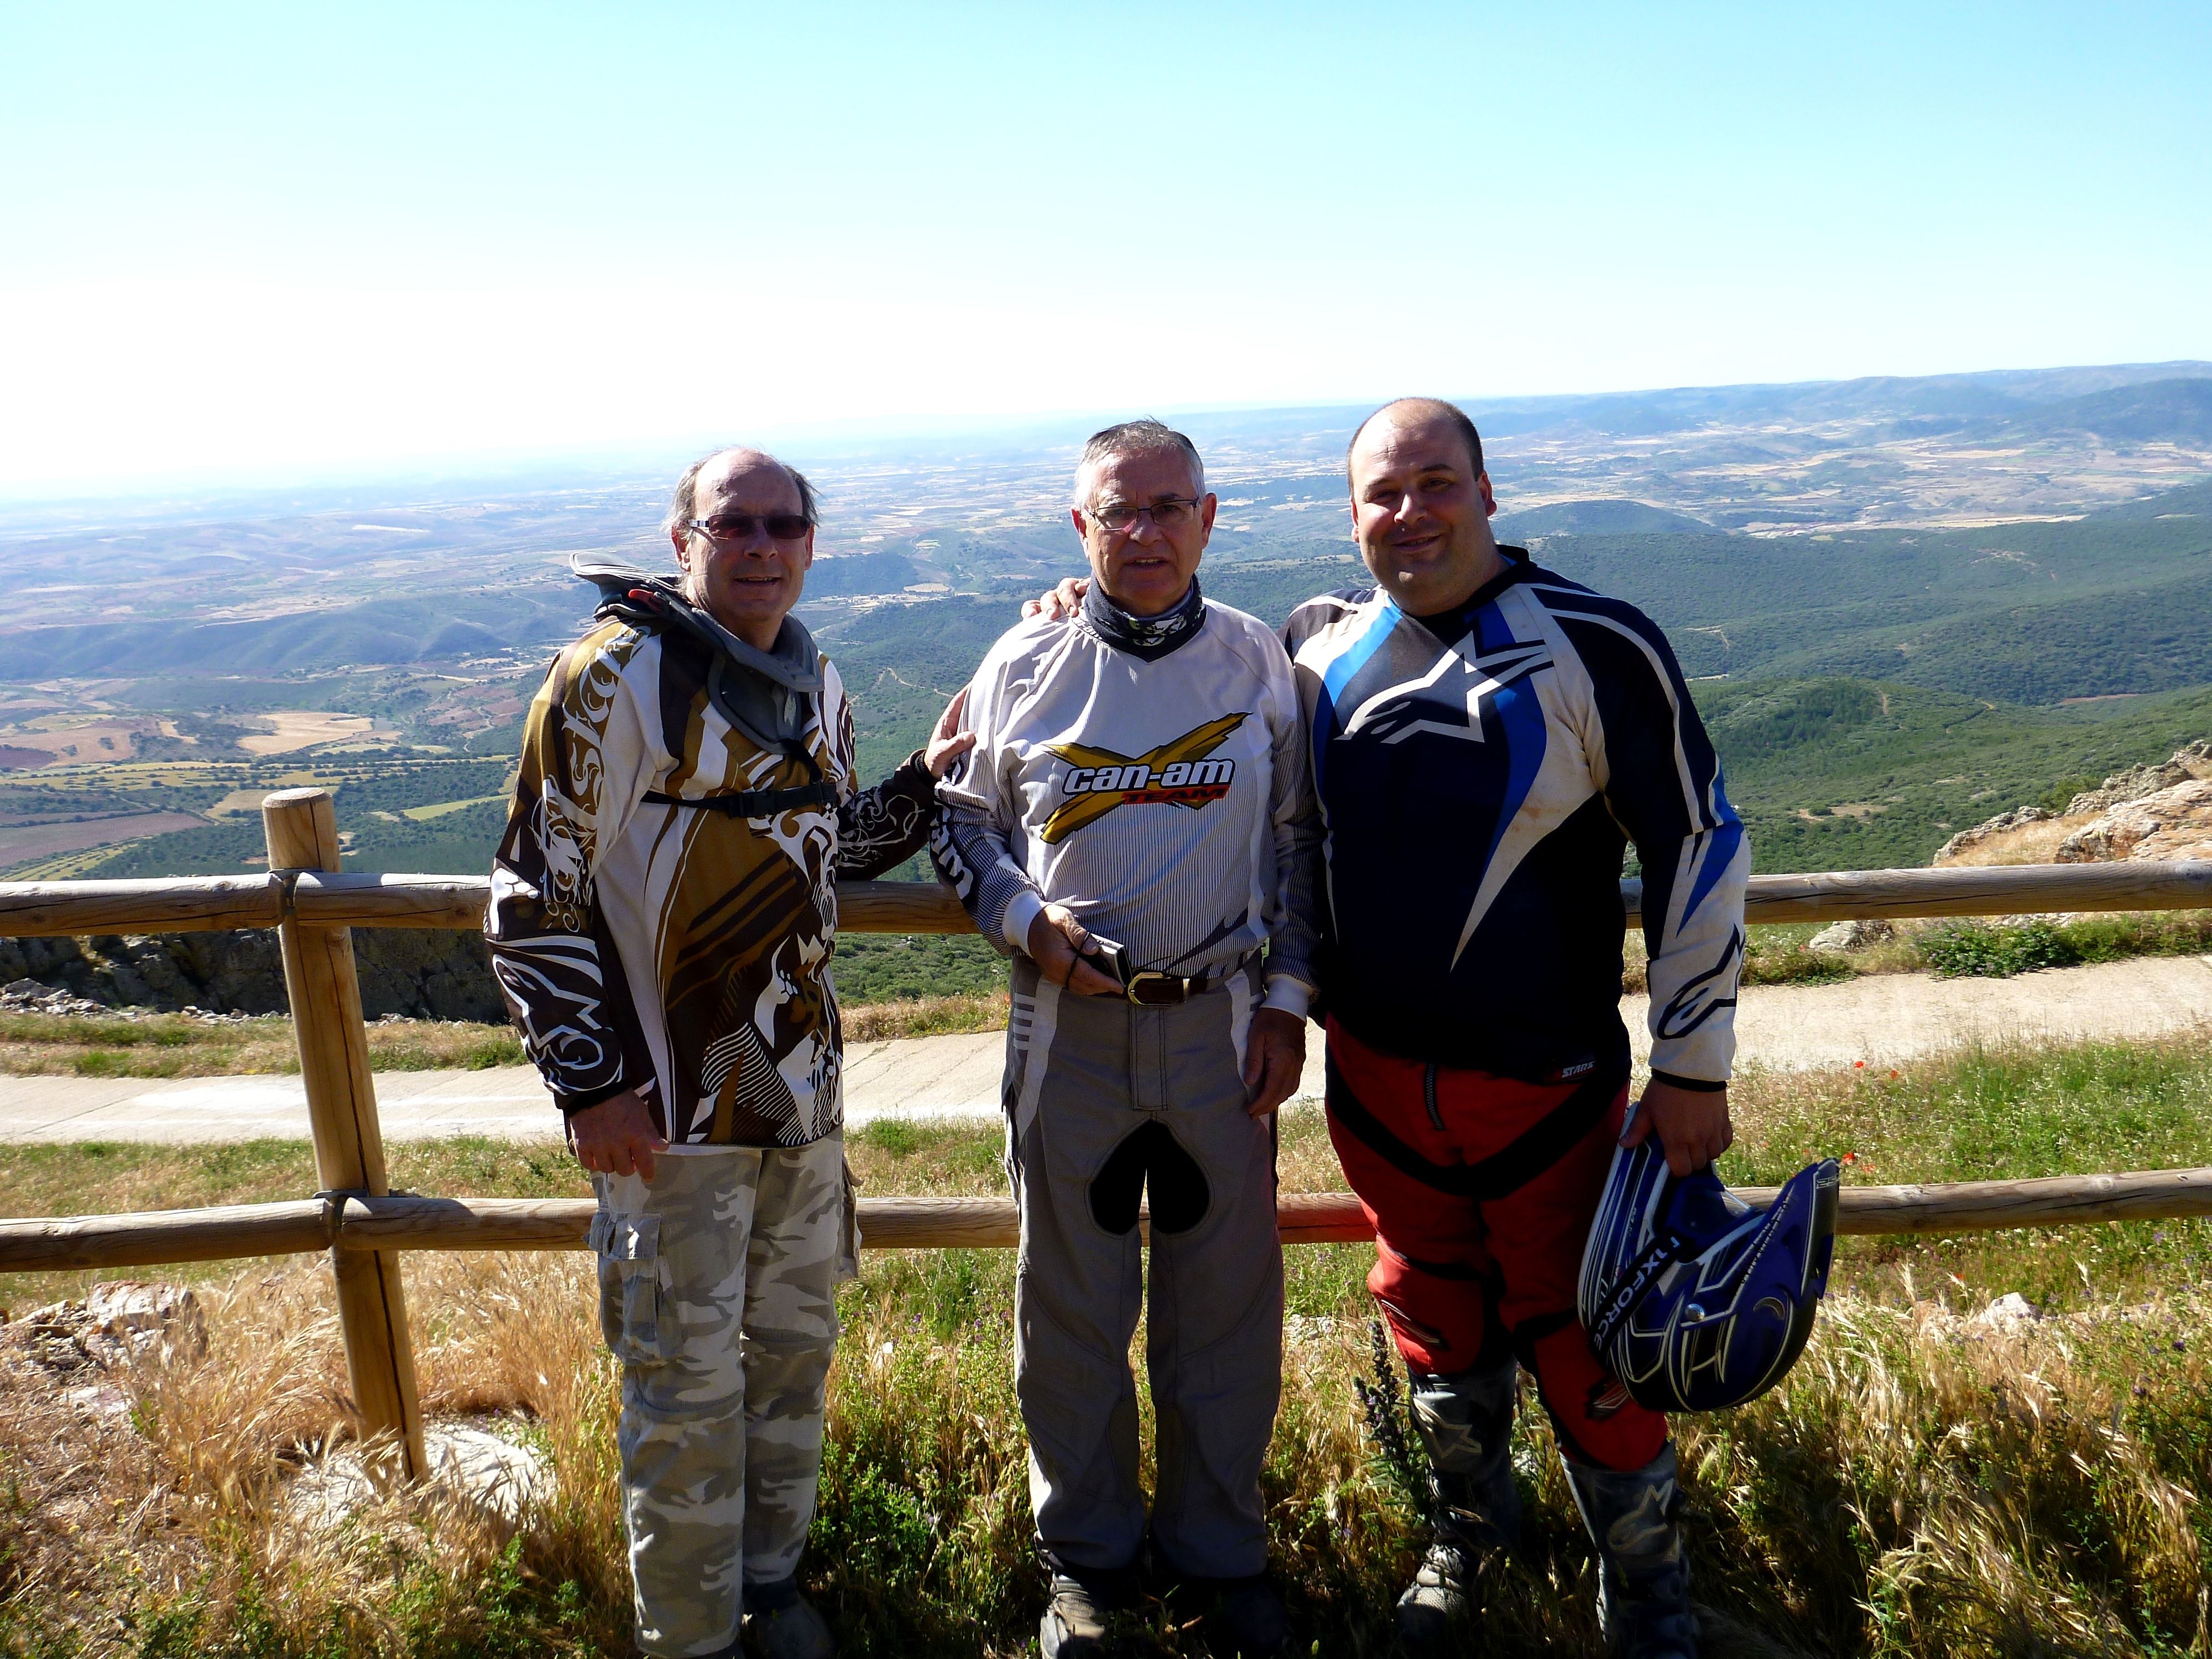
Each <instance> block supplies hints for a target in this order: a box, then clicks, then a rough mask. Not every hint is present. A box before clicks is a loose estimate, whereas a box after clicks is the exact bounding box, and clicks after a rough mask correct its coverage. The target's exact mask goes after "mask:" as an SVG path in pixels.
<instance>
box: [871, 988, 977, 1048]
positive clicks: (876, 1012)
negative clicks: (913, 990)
mask: <svg viewBox="0 0 2212 1659" xmlns="http://www.w3.org/2000/svg"><path fill="white" fill-rule="evenodd" d="M838 1015H839V1018H840V1019H841V1020H842V1023H843V1024H844V1028H845V1041H846V1042H883V1041H884V1039H886V1038H889V1037H918V1036H950V1035H951V1034H952V1033H954V1032H957V1031H1003V1030H1006V993H1005V992H1003V991H994V992H992V993H990V994H987V995H981V996H949V997H910V998H908V999H907V1000H903V1001H900V1002H871V1003H863V1004H860V1005H859V1006H840V1008H839V1009H838Z"/></svg>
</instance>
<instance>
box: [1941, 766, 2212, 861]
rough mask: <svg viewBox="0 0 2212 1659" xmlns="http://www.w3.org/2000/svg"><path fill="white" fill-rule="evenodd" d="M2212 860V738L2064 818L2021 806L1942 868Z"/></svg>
mask: <svg viewBox="0 0 2212 1659" xmlns="http://www.w3.org/2000/svg"><path fill="white" fill-rule="evenodd" d="M2203 858H2212V738H2200V739H2198V740H2197V742H2195V743H2191V744H2184V745H2183V746H2182V747H2181V748H2179V749H2177V750H2174V752H2173V755H2172V758H2171V759H2169V760H2166V761H2163V762H2161V763H2159V764H2158V765H2156V766H2132V767H2130V768H2129V769H2127V770H2126V771H2124V772H2118V773H2115V774H2114V775H2112V776H2111V777H2109V778H2106V780H2105V781H2104V782H2103V784H2102V785H2100V787H2097V788H2094V789H2087V790H2084V791H2082V792H2081V793H2080V794H2077V795H2075V797H2074V798H2073V799H2071V800H2069V801H2068V802H2067V803H2066V810H2065V811H2063V812H2052V811H2047V810H2045V808H2043V807H2040V806H2019V807H2015V808H2014V809H2013V810H2012V811H2009V812H2000V813H1999V814H1997V816H1996V817H1993V818H1990V819H1989V820H1987V821H1986V822H1984V823H1978V824H1976V825H1975V826H1974V827H1973V828H1972V829H1961V830H1960V832H1959V833H1958V834H1957V835H1955V836H1952V837H1951V839H1950V840H1948V841H1947V842H1944V843H1943V846H1942V850H1941V851H1939V852H1938V853H1937V854H1936V858H1935V862H1936V864H1937V865H1939V866H1940V865H1950V864H2035V863H2043V862H2045V861H2048V862H2052V863H2057V864H2095V863H2104V862H2106V861H2109V860H2117V859H2203Z"/></svg>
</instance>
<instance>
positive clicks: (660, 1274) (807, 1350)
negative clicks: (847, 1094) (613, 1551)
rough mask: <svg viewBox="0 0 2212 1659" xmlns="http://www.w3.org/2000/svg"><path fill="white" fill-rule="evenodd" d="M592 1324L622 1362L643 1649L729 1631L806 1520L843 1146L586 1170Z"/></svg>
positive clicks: (814, 1467) (817, 1460)
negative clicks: (595, 1290) (635, 1170)
mask: <svg viewBox="0 0 2212 1659" xmlns="http://www.w3.org/2000/svg"><path fill="white" fill-rule="evenodd" d="M592 1186H593V1187H594V1188H596V1189H597V1190H598V1193H599V1214H598V1215H597V1216H596V1217H595V1218H593V1219H592V1249H594V1250H595V1251H597V1252H598V1254H599V1324H600V1328H601V1329H602V1330H603V1331H604V1332H605V1334H606V1339H607V1346H609V1347H610V1348H611V1349H612V1350H613V1351H614V1354H615V1357H616V1358H617V1359H619V1360H620V1361H621V1362H622V1367H623V1407H622V1422H621V1426H620V1429H619V1431H618V1433H617V1446H618V1448H619V1449H620V1452H621V1455H622V1486H623V1522H624V1525H625V1527H626V1528H627V1530H628V1532H629V1564H630V1575H631V1578H632V1580H633V1582H634V1583H635V1587H636V1614H637V1642H638V1646H639V1647H640V1648H641V1649H642V1650H644V1651H645V1652H647V1653H648V1654H653V1655H656V1656H667V1659H691V1656H696V1655H702V1654H713V1653H719V1652H720V1651H723V1650H726V1649H728V1648H729V1647H730V1646H731V1645H732V1644H733V1643H734V1642H735V1641H736V1640H737V1637H738V1618H739V1615H740V1612H741V1607H740V1593H741V1592H740V1587H741V1585H742V1584H745V1583H756V1584H757V1583H769V1582H772V1581H774V1580H775V1579H779V1578H782V1577H787V1576H788V1575H789V1574H790V1573H791V1572H792V1571H793V1569H794V1568H795V1567H796V1566H797V1565H798V1562H799V1548H800V1547H801V1546H802V1545H803V1544H805V1541H806V1528H807V1525H808V1523H809V1522H811V1520H812V1519H813V1516H814V1491H815V1485H816V1482H817V1480H818V1478H819V1477H820V1474H821V1469H822V1401H823V1384H824V1382H825V1380H826V1378H827V1377H828V1376H829V1357H830V1353H831V1351H832V1350H833V1349H834V1348H835V1346H836V1340H837V1309H836V1285H837V1281H838V1279H840V1278H846V1277H850V1276H851V1274H852V1273H853V1272H854V1261H853V1252H854V1248H855V1246H856V1244H857V1236H856V1235H855V1233H854V1231H853V1227H852V1206H851V1202H850V1194H849V1191H848V1188H847V1185H846V1179H845V1159H844V1138H843V1137H842V1135H836V1134H833V1135H830V1136H829V1137H827V1138H826V1139H822V1140H817V1141H816V1142H814V1143H813V1144H812V1145H811V1146H798V1147H790V1148H769V1149H765V1150H763V1149H757V1148H750V1147H730V1148H727V1149H722V1148H717V1149H715V1150H714V1151H713V1152H697V1153H679V1154H673V1155H668V1154H664V1155H663V1156H662V1158H660V1159H659V1165H658V1167H657V1168H656V1169H655V1170H654V1172H653V1179H652V1180H651V1181H646V1180H644V1179H642V1178H641V1177H640V1176H605V1175H599V1176H592Z"/></svg>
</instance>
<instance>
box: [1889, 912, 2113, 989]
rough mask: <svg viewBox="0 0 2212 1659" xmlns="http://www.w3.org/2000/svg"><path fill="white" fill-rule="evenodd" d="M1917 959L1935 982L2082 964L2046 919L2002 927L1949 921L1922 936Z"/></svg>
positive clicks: (2063, 935)
mask: <svg viewBox="0 0 2212 1659" xmlns="http://www.w3.org/2000/svg"><path fill="white" fill-rule="evenodd" d="M1920 955H1921V957H1922V958H1923V960H1924V961H1925V962H1926V963H1928V965H1929V967H1930V968H1932V969H1935V970H1936V977H1937V978H1939V979H1968V978H1973V979H2009V978H2011V977H2012V975H2015V974H2027V973H2033V971H2034V970H2035V969H2038V968H2070V967H2072V966H2073V965H2074V964H2075V963H2078V962H2080V961H2081V951H2080V949H2079V948H2078V947H2077V946H2076V945H2075V943H2074V941H2073V940H2071V939H2069V938H2067V936H2066V930H2065V929H2064V928H2063V927H2058V926H2057V924H2055V923H2052V922H2048V921H2023V922H2021V923H2019V924H2018V925H2017V926H2015V927H1990V926H1988V925H1987V924H1986V923H1984V922H1978V921H1958V922H1948V923H1946V924H1945V925H1944V926H1942V927H1936V928H1933V929H1931V930H1929V932H1928V933H1925V934H1923V936H1922V938H1921V940H1920Z"/></svg>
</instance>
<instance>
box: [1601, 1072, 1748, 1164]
mask: <svg viewBox="0 0 2212 1659" xmlns="http://www.w3.org/2000/svg"><path fill="white" fill-rule="evenodd" d="M1655 1134H1656V1135H1657V1136H1658V1137H1659V1145H1660V1146H1661V1147H1662V1149H1663V1150H1664V1151H1665V1152H1666V1154H1667V1167H1668V1169H1669V1170H1672V1171H1674V1174H1675V1175H1677V1176H1686V1175H1688V1174H1690V1173H1691V1172H1692V1170H1702V1169H1704V1168H1705V1165H1706V1164H1711V1162H1712V1161H1713V1160H1714V1159H1716V1158H1718V1157H1719V1156H1720V1155H1721V1154H1722V1153H1723V1152H1726V1151H1728V1149H1729V1146H1731V1145H1733V1144H1734V1142H1735V1124H1733V1123H1731V1122H1730V1121H1729V1103H1728V1091H1727V1090H1725V1089H1684V1088H1680V1087H1678V1086H1677V1085H1674V1084H1672V1083H1665V1082H1662V1081H1661V1080H1660V1079H1657V1078H1654V1079H1651V1081H1650V1082H1649V1083H1647V1084H1645V1085H1644V1100H1643V1103H1642V1104H1640V1105H1639V1106H1638V1108H1637V1109H1636V1115H1635V1116H1634V1117H1633V1118H1632V1119H1630V1120H1629V1124H1628V1133H1626V1134H1625V1135H1623V1136H1621V1138H1620V1144H1621V1145H1622V1146H1641V1145H1642V1144H1643V1143H1644V1140H1645V1139H1648V1138H1650V1136H1652V1135H1655Z"/></svg>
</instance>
